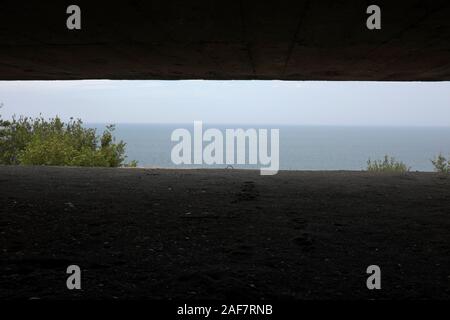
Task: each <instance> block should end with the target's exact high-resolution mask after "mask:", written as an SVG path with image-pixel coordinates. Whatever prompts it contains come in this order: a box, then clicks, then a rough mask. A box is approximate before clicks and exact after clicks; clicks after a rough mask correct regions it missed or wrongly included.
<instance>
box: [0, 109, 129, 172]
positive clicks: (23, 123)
mask: <svg viewBox="0 0 450 320" xmlns="http://www.w3.org/2000/svg"><path fill="white" fill-rule="evenodd" d="M82 124H83V123H82V121H81V120H80V119H77V120H74V119H73V118H71V119H70V120H69V122H66V123H65V122H62V121H61V119H60V118H59V117H55V118H50V119H48V120H47V119H44V118H43V117H37V118H30V117H24V116H20V117H18V118H17V117H12V119H11V120H3V119H2V118H1V116H0V164H7V165H19V164H22V165H54V166H88V167H119V166H136V164H137V163H136V161H132V162H131V163H130V164H125V163H124V161H125V158H126V156H125V143H124V142H123V141H118V142H116V141H115V138H114V136H113V131H114V126H113V125H110V126H107V127H106V128H105V130H104V132H103V134H102V135H100V136H99V135H97V134H96V130H95V129H91V128H85V127H83V126H82Z"/></svg>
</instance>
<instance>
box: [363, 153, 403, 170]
mask: <svg viewBox="0 0 450 320" xmlns="http://www.w3.org/2000/svg"><path fill="white" fill-rule="evenodd" d="M409 170H410V168H409V167H407V166H406V164H404V163H403V162H401V161H396V160H395V158H394V157H389V156H388V155H385V156H384V159H383V160H375V161H372V160H370V159H369V160H368V161H367V171H375V172H408V171H409Z"/></svg>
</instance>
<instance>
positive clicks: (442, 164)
mask: <svg viewBox="0 0 450 320" xmlns="http://www.w3.org/2000/svg"><path fill="white" fill-rule="evenodd" d="M431 163H432V164H433V166H434V170H435V171H437V172H442V173H449V172H450V159H449V160H447V159H446V158H445V157H444V156H443V155H442V154H439V155H438V156H437V157H436V158H435V159H434V160H431Z"/></svg>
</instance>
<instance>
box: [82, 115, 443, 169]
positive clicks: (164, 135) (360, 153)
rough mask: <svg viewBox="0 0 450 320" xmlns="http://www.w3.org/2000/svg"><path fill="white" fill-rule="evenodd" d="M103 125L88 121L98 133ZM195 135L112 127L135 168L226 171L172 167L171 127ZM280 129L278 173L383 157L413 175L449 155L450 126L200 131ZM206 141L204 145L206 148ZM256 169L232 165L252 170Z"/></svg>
mask: <svg viewBox="0 0 450 320" xmlns="http://www.w3.org/2000/svg"><path fill="white" fill-rule="evenodd" d="M105 125H106V124H102V123H91V124H85V126H86V127H90V128H95V129H96V130H97V133H98V134H101V133H102V132H103V130H104V128H105ZM178 128H184V129H187V130H189V131H190V132H191V133H193V123H190V124H125V123H122V124H120V123H119V124H116V125H115V131H114V136H115V137H116V139H117V140H123V141H124V142H125V143H126V154H127V160H126V162H127V161H131V160H136V161H138V166H139V167H150V168H155V167H160V168H226V167H227V166H226V165H214V166H211V165H206V164H204V165H175V164H174V163H173V162H172V160H171V151H172V148H173V147H174V146H175V145H176V144H177V142H173V141H171V135H172V132H173V131H174V130H175V129H178ZM208 128H217V129H219V130H221V131H222V133H225V129H238V128H242V129H249V128H254V129H257V130H258V129H274V128H276V129H279V134H280V150H279V152H280V155H279V161H280V170H365V169H366V167H367V161H368V160H369V159H371V160H379V159H383V158H384V155H389V156H390V157H394V158H395V159H396V160H398V161H402V162H404V163H405V164H406V165H407V166H409V167H410V168H411V170H412V171H433V165H432V163H431V159H434V158H435V157H436V156H437V155H438V154H439V153H442V154H443V155H444V156H446V157H448V156H449V155H450V127H343V126H283V125H281V126H279V125H241V124H240V125H233V124H228V125H224V124H220V125H214V124H207V125H206V124H204V125H203V129H204V130H206V129H208ZM206 144H207V143H205V144H204V145H206ZM258 167H259V166H254V165H235V166H233V168H243V169H246V168H248V169H253V168H258Z"/></svg>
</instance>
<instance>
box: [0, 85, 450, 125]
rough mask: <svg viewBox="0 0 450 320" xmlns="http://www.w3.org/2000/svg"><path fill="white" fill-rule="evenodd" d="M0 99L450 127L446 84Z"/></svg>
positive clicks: (18, 88)
mask: <svg viewBox="0 0 450 320" xmlns="http://www.w3.org/2000/svg"><path fill="white" fill-rule="evenodd" d="M0 103H3V107H2V108H1V109H0V114H1V115H2V117H3V118H4V119H5V118H10V117H11V116H12V115H13V114H16V115H27V116H38V115H39V114H42V115H43V116H44V117H46V118H47V117H54V116H56V115H58V116H60V117H61V118H62V119H65V120H67V119H68V118H70V117H74V118H81V119H82V120H83V121H84V122H86V123H116V124H117V123H191V122H193V121H196V120H197V121H203V122H204V123H217V124H279V125H335V126H450V82H341V81H336V82H332V81H267V80H266V81H256V80H251V81H242V80H239V81H206V80H183V81H160V80H142V81H141V80H127V81H118V80H81V81H80V80H78V81H0Z"/></svg>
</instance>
